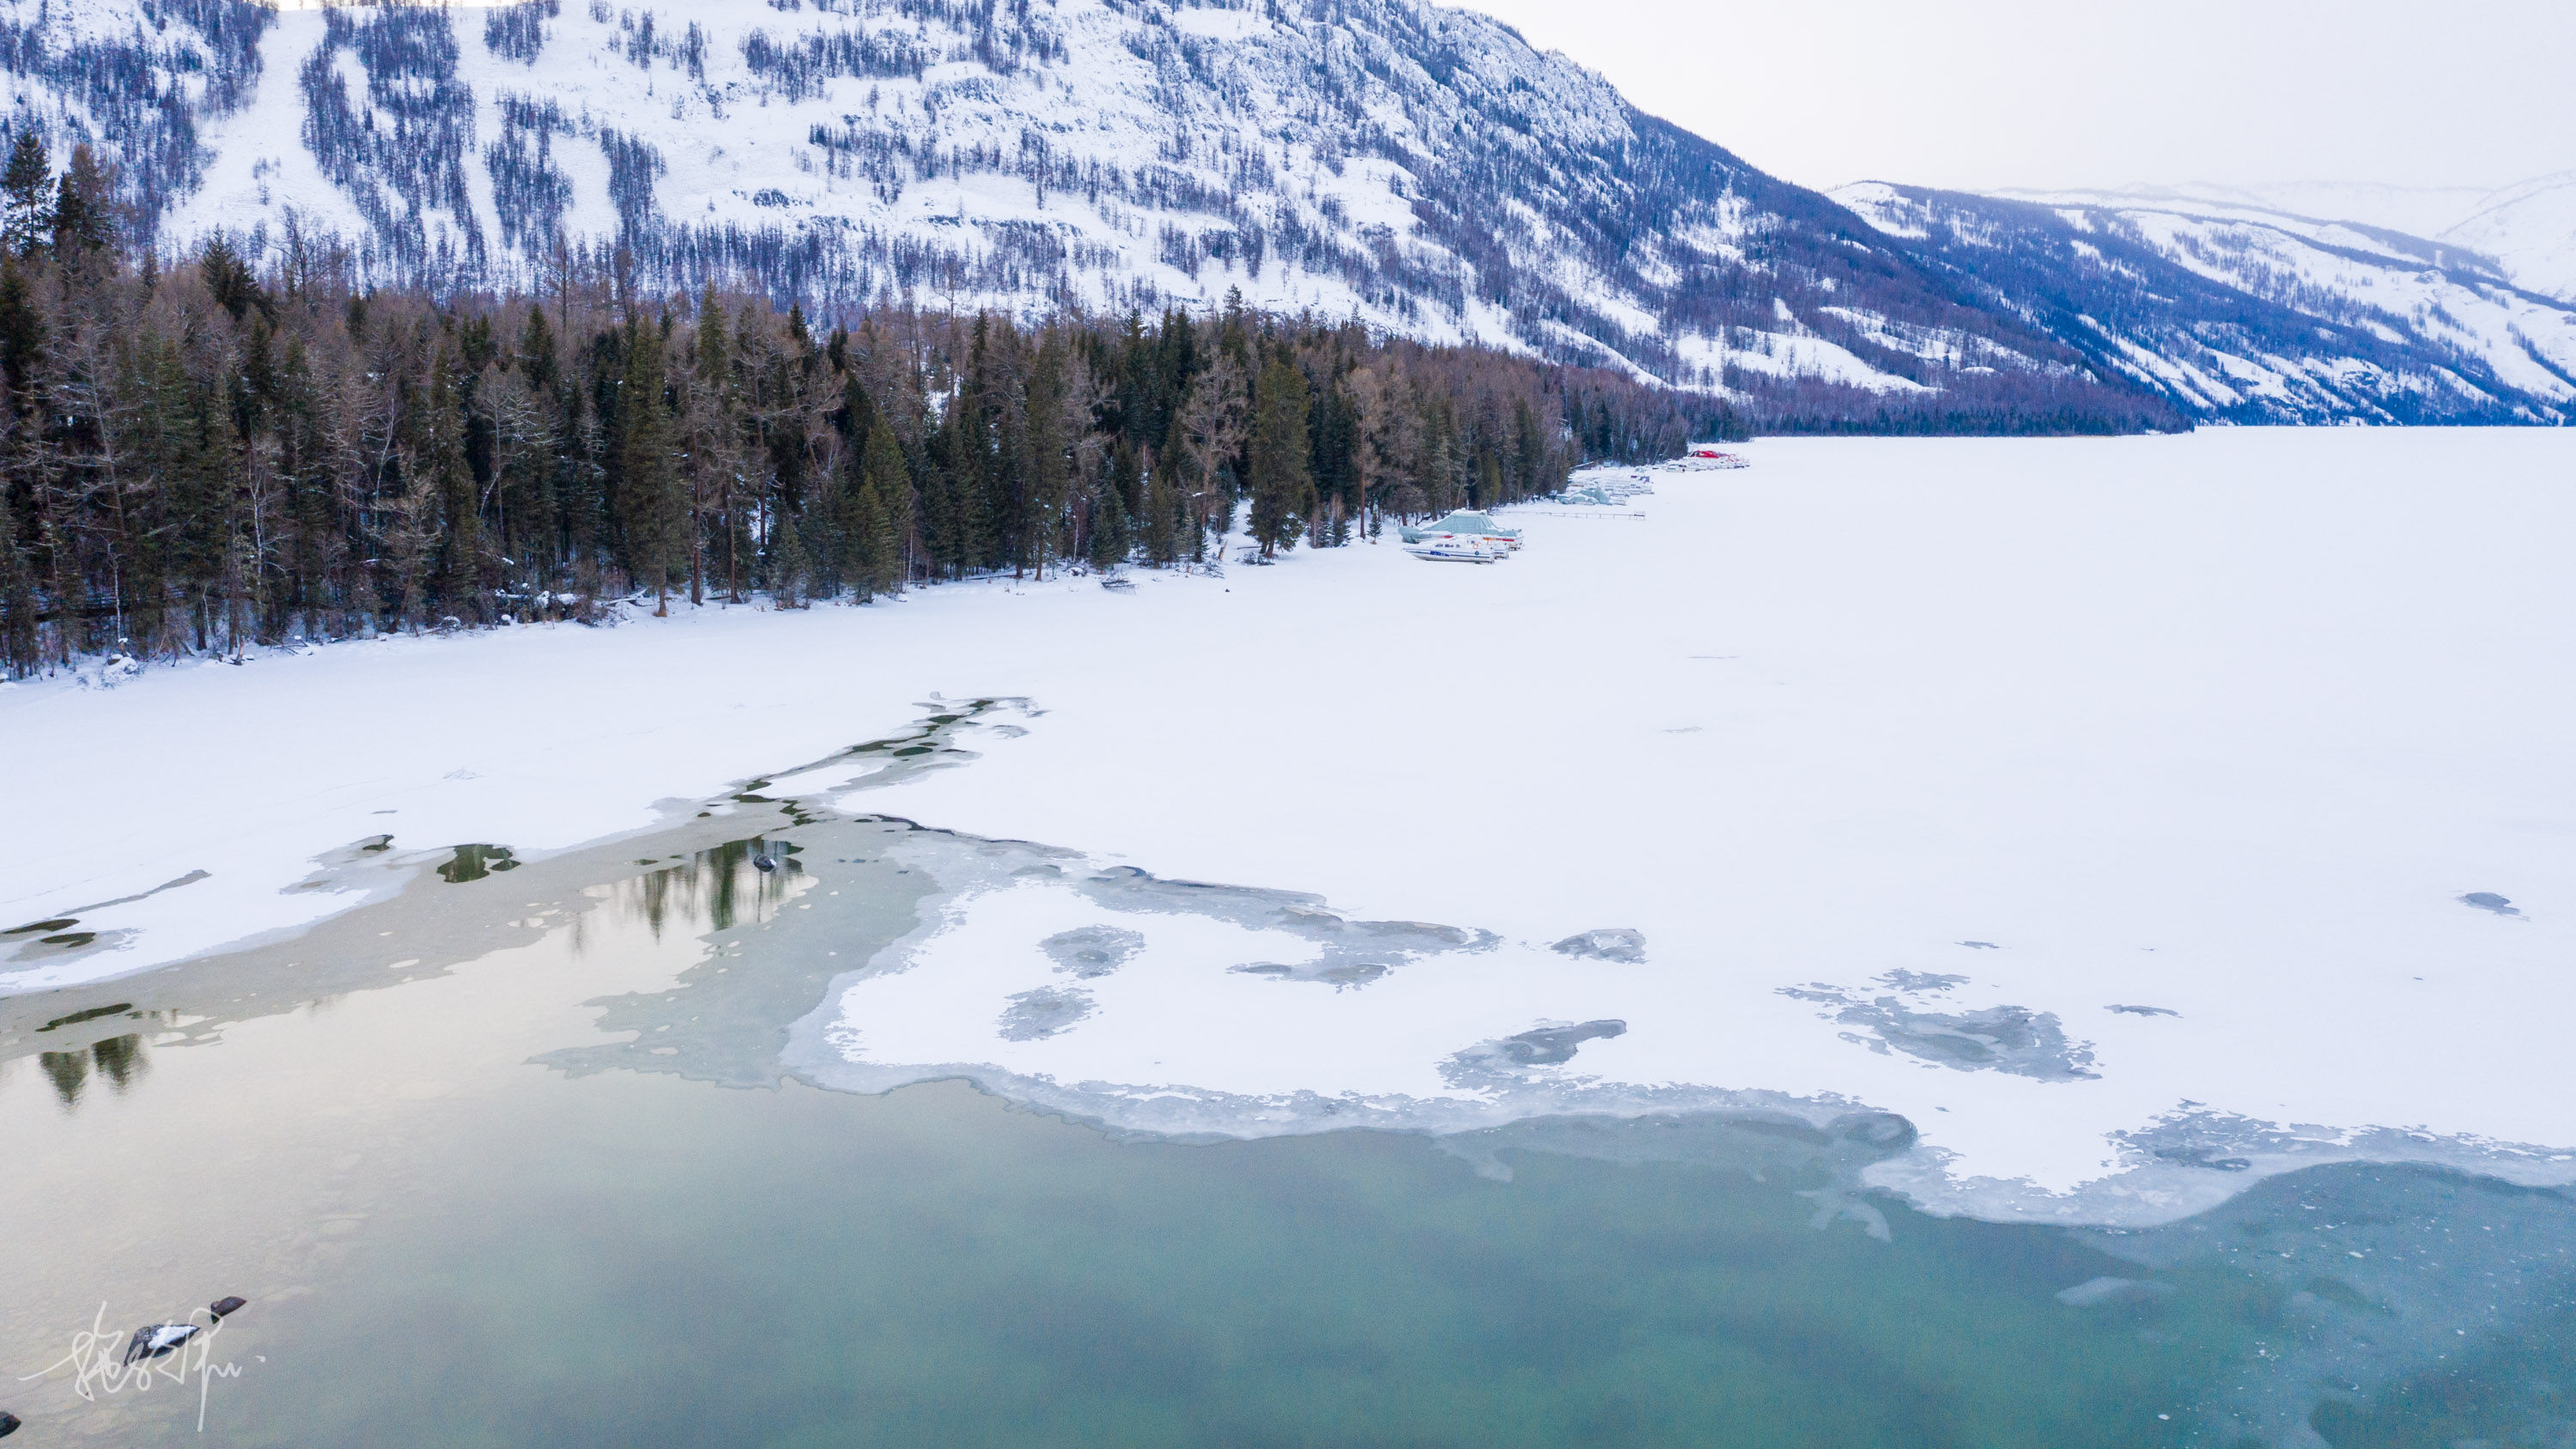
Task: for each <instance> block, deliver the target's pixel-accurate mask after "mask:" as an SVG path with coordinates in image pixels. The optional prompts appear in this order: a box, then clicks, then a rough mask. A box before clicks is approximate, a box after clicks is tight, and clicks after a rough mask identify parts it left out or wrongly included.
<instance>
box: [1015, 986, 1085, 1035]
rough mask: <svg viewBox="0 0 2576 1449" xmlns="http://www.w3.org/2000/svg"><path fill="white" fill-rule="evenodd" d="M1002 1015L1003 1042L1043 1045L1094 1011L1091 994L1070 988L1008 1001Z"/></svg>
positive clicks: (1021, 995) (1027, 993) (1026, 993)
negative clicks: (1007, 1005) (1034, 1042)
mask: <svg viewBox="0 0 2576 1449" xmlns="http://www.w3.org/2000/svg"><path fill="white" fill-rule="evenodd" d="M1010 1002H1011V1004H1010V1007H1009V1008H1008V1009H1007V1010H1005V1011H1004V1012H1003V1013H1002V1020H1001V1035H1002V1040H1004V1041H1044V1040H1046V1039H1047V1038H1048V1037H1051V1036H1054V1035H1056V1034H1057V1033H1059V1032H1063V1031H1066V1030H1069V1029H1070V1028H1071V1027H1072V1026H1073V1024H1074V1023H1076V1022H1078V1021H1081V1020H1082V1019H1083V1018H1084V1017H1087V1016H1089V1015H1091V1013H1092V1011H1093V1010H1094V1009H1095V1008H1094V1006H1093V1004H1092V1000H1091V993H1090V992H1088V991H1080V990H1076V989H1075V988H1073V987H1070V986H1041V987H1039V988H1038V989H1037V990H1035V991H1023V992H1021V993H1019V994H1018V995H1016V996H1013V997H1011V998H1010Z"/></svg>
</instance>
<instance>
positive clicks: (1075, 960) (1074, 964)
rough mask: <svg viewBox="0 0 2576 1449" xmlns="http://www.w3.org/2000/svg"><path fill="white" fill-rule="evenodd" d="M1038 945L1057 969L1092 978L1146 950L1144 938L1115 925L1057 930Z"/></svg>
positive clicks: (1017, 873)
mask: <svg viewBox="0 0 2576 1449" xmlns="http://www.w3.org/2000/svg"><path fill="white" fill-rule="evenodd" d="M1026 869H1027V868H1026V867H1022V868H1021V870H1018V871H1013V872H1012V874H1014V875H1019V874H1023V873H1024V872H1025V871H1026ZM1038 948H1039V949H1040V950H1042V951H1044V952H1046V953H1047V958H1048V959H1049V960H1051V961H1053V962H1055V969H1057V970H1058V971H1062V972H1066V973H1068V974H1070V975H1072V976H1074V977H1076V978H1077V979H1080V980H1084V981H1089V980H1091V979H1092V978H1094V977H1099V976H1106V975H1108V974H1110V973H1111V972H1113V971H1115V970H1117V969H1118V968H1119V967H1121V966H1124V965H1126V964H1127V962H1128V960H1129V959H1130V958H1132V957H1133V956H1134V955H1135V954H1136V953H1137V952H1138V951H1141V950H1143V949H1145V938H1144V937H1143V936H1141V935H1138V934H1137V933H1136V932H1134V931H1127V930H1121V929H1119V928H1118V927H1116V926H1081V927H1077V928H1075V929H1073V930H1070V931H1058V932H1056V933H1055V934H1054V935H1052V936H1049V937H1047V938H1046V939H1045V940H1043V941H1040V942H1039V943H1038Z"/></svg>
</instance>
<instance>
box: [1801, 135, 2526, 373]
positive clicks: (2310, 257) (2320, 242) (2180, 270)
mask: <svg viewBox="0 0 2576 1449" xmlns="http://www.w3.org/2000/svg"><path fill="white" fill-rule="evenodd" d="M1834 195H1835V197H1836V199H1837V200H1840V201H1841V202H1843V203H1844V204H1845V205H1847V206H1849V207H1851V208H1852V209H1853V210H1854V211H1855V212H1857V213H1859V214H1860V215H1863V216H1865V217H1867V218H1869V220H1870V222H1871V223H1872V225H1874V226H1876V227H1877V228H1878V229H1879V230H1881V231H1882V232H1884V233H1886V234H1887V235H1889V236H1890V237H1892V238H1905V239H1910V240H1913V241H1915V242H1916V243H1917V244H1918V246H1919V247H1920V250H1919V251H1918V253H1917V256H1918V257H1919V258H1921V259H1923V260H1924V261H1925V263H1926V264H1927V265H1928V266H1930V267H1932V268H1935V269H1946V270H1947V272H1948V274H1949V275H1950V276H1951V277H1952V278H1953V279H1954V280H1955V281H1956V283H1957V284H1958V285H1959V286H1961V287H1962V288H1965V289H1968V290H1969V291H1972V292H1974V293H1976V294H1978V295H1980V296H1982V297H1983V298H1984V299H1985V300H1986V301H1988V302H1989V303H1990V304H1991V305H1993V306H1995V307H1997V308H1999V309H2007V310H2012V311H2016V312H2019V313H2020V314H2021V315H2024V316H2026V317H2028V318H2030V319H2031V320H2032V321H2033V322H2034V323H2035V324H2036V325H2038V326H2041V327H2043V328H2045V329H2046V330H2048V331H2049V332H2050V333H2052V335H2055V336H2057V337H2059V338H2060V339H2062V340H2064V341H2066V342H2067V343H2069V344H2070V345H2072V346H2075V347H2077V348H2079V349H2081V350H2084V351H2085V352H2086V354H2087V356H2088V357H2089V358H2090V359H2091V360H2092V361H2093V362H2094V363H2095V365H2096V366H2097V367H2099V368H2102V369H2108V370H2117V371H2119V372H2121V373H2123V374H2125V375H2127V376H2129V377H2130V378H2132V379H2134V380H2136V381H2137V382H2139V383H2140V384H2142V385H2144V386H2147V387H2151V388H2153V389H2155V390H2157V391H2158V392H2160V393H2162V394H2163V395H2164V396H2166V397H2167V398H2169V399H2171V400H2172V401H2173V403H2174V404H2175V405H2176V406H2177V407H2179V408H2181V409H2183V410H2184V411H2186V412H2188V413H2191V414H2194V415H2197V416H2209V417H2219V418H2227V419H2231V420H2236V421H2245V422H2316V421H2327V420H2332V419H2341V418H2359V419H2363V420H2369V421H2382V422H2559V421H2563V420H2565V419H2567V418H2568V417H2570V416H2571V415H2576V407H2571V405H2576V310H2571V309H2570V308H2568V307H2566V306H2564V305H2561V304H2559V303H2557V302H2555V301H2553V300H2551V299H2549V298H2545V297H2541V296H2537V295H2534V294H2532V293H2528V292H2525V291H2522V290H2520V289H2518V288H2516V287H2514V286H2513V285H2512V284H2511V283H2509V282H2508V281H2507V280H2506V278H2505V276H2504V274H2503V272H2502V271H2501V269H2500V268H2498V266H2497V265H2496V264H2495V263H2494V262H2493V261H2492V260H2490V259H2488V258H2486V257H2485V256H2482V255H2480V254H2477V253H2474V252H2470V251H2468V250H2466V249H2464V248H2462V247H2459V246H2455V245H2447V244H2444V243H2441V242H2434V241H2426V240H2424V239H2422V238H2418V237H2411V236H2407V235H2404V234H2402V233H2398V232H2394V231H2388V230H2383V229H2380V228H2377V227H2370V226H2363V225H2358V224H2353V223H2343V222H2321V221H2314V220H2309V219H2306V218H2301V217H2294V216H2289V215H2286V214H2283V213H2280V212H2274V211H2269V210H2264V209H2260V208H2256V207H2252V206H2245V205H2227V204H2219V203H2212V202H2207V201H2195V200H2188V199H2165V200H2150V199H2147V198H2145V197H2143V196H2142V195H2140V194H2139V193H2135V192H2067V193H2057V194H2052V195H2050V196H2048V197H2046V198H2044V199H2019V198H2000V197H1985V196H1972V195H1966V194H1961V193H1955V192H1942V191H1933V190H1928V189H1924V188H1919V187H1905V186H1894V185H1889V184H1886V183H1881V182H1867V183H1862V184H1859V185H1854V186H1848V187H1844V188H1842V189H1840V190H1839V191H1837V192H1835V193H1834Z"/></svg>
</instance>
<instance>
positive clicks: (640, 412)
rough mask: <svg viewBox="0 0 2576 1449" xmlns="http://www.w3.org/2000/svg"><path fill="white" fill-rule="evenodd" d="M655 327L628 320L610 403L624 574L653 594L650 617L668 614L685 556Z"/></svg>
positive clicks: (684, 513)
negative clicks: (623, 360)
mask: <svg viewBox="0 0 2576 1449" xmlns="http://www.w3.org/2000/svg"><path fill="white" fill-rule="evenodd" d="M662 358H663V338H662V333H661V329H660V328H658V327H650V326H646V325H644V324H643V323H642V322H641V321H640V320H629V322H628V323H627V327H626V368H625V375H624V376H623V377H621V378H620V379H619V380H618V389H617V392H618V398H617V521H618V525H619V528H620V531H621V532H623V533H624V534H625V538H626V558H627V569H628V571H629V572H630V573H632V574H634V575H635V577H636V581H637V582H638V583H642V584H647V585H649V586H650V587H651V588H652V590H653V613H654V614H655V616H656V617H660V616H665V615H668V614H669V613H670V612H671V605H670V588H671V575H672V573H673V571H674V570H675V569H676V568H677V567H678V566H679V564H680V563H681V562H682V561H683V559H684V558H685V557H686V555H687V553H688V543H689V541H688V539H687V537H686V531H687V527H688V523H689V518H688V506H687V499H686V498H685V497H684V496H683V495H682V493H681V491H680V476H679V470H678V469H677V468H675V467H673V466H672V458H671V452H672V448H671V410H670V408H669V406H668V405H667V404H666V403H665V402H664V401H663V396H662V391H663V387H664V384H665V381H666V378H665V375H664V371H663V362H662Z"/></svg>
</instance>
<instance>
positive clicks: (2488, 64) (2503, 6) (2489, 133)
mask: <svg viewBox="0 0 2576 1449" xmlns="http://www.w3.org/2000/svg"><path fill="white" fill-rule="evenodd" d="M1469 8H1472V9H1477V10H1482V11H1485V12H1486V13H1488V14H1491V15H1496V16H1499V17H1501V18H1502V19H1504V20H1506V21H1509V22H1510V23H1511V24H1512V25H1513V26H1515V27H1516V28H1518V29H1519V30H1520V32H1521V33H1522V34H1523V35H1525V36H1527V37H1528V38H1529V41H1530V43H1531V44H1533V45H1535V46H1537V47H1538V48H1539V49H1541V50H1561V51H1563V52H1565V53H1566V54H1567V55H1568V56H1571V57H1572V58H1574V59H1575V60H1577V61H1579V62H1581V63H1582V64H1584V65H1586V66H1589V67H1591V68H1592V69H1594V70H1597V71H1600V72H1602V73H1603V74H1605V75H1607V76H1608V77H1609V78H1610V80H1611V82H1612V83H1613V84H1615V85H1617V86H1618V87H1619V88H1620V89H1621V90H1622V91H1624V92H1626V94H1627V96H1628V98H1629V99H1630V100H1631V101H1633V102H1635V103H1636V104H1637V105H1638V106H1639V107H1640V108H1641V109H1644V110H1646V111H1649V112H1652V113H1654V114H1656V115H1660V116H1663V117H1664V118H1666V119H1668V120H1671V121H1673V122H1675V123H1677V124H1679V125H1682V126H1685V127H1687V128H1689V129H1690V130H1693V131H1696V132H1698V133H1700V134H1701V135H1704V136H1706V137H1708V138H1709V139H1710V140H1712V141H1715V142H1717V143H1718V144H1719V145H1722V146H1725V147H1727V148H1728V149H1730V150H1733V151H1735V152H1736V153H1738V154H1739V155H1741V156H1743V157H1744V158H1745V159H1746V160H1748V161H1750V162H1752V163H1753V164H1754V165H1756V166H1759V167H1761V168H1763V169H1764V170H1766V171H1770V172H1772V173H1774V174H1776V175H1779V176H1783V177H1786V178H1787V179H1789V180H1792V181H1796V182H1799V183H1802V184H1804V185H1808V186H1816V187H1825V186H1834V185H1838V184H1840V183H1842V182H1845V181H1858V180H1864V179H1867V180H1887V181H1910V182H1915V183H1919V184H1923V185H1929V186H1949V187H1959V188H1989V187H2007V186H2042V187H2054V186H2125V185H2130V184H2136V183H2154V182H2180V181H2214V182H2221V183H2226V184H2232V185H2241V184H2246V183H2255V182H2269V181H2309V180H2321V181H2376V182H2385V183H2392V184H2397V185H2405V186H2466V185H2475V186H2500V185H2504V184H2507V183H2510V182H2514V181H2520V180H2523V179H2525V178H2527V177H2531V176H2537V175H2541V174H2544V173H2548V172H2553V171H2565V170H2571V169H2576V0H2437V3H2431V4H2427V3H2423V0H2343V3H2327V0H2063V3H2050V0H1919V3H1903V0H1792V3H1778V0H1772V3H1748V0H1479V3H1475V4H1472V5H1471V6H1470V7H1469Z"/></svg>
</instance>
